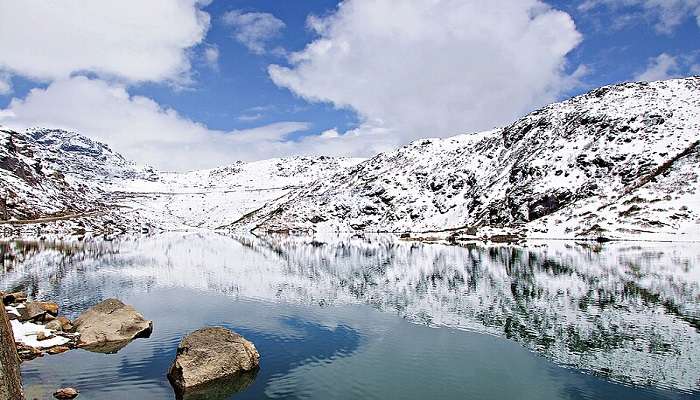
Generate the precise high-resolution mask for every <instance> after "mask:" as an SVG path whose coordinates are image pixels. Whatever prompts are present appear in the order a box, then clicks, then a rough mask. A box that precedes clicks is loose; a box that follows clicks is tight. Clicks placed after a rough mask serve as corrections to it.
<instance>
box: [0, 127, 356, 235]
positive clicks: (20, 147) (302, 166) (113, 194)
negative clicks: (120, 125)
mask: <svg viewBox="0 0 700 400" xmlns="http://www.w3.org/2000/svg"><path fill="white" fill-rule="evenodd" d="M360 161H362V160H361V159H351V158H331V157H290V158H285V159H271V160H264V161H257V162H252V163H244V162H238V163H236V164H232V165H228V166H224V167H220V168H215V169H211V170H202V171H192V172H187V173H173V172H162V171H158V170H155V169H153V168H151V167H139V166H136V165H135V164H134V163H132V162H130V161H128V160H126V159H125V158H124V157H123V156H121V155H120V154H118V153H116V152H114V151H112V150H111V149H110V148H109V147H108V146H107V145H105V144H103V143H99V142H96V141H93V140H91V139H88V138H86V137H84V136H82V135H80V134H77V133H74V132H67V131H63V130H53V129H35V130H29V131H27V132H16V131H13V130H10V129H6V128H0V183H1V185H0V206H2V203H1V202H2V201H3V200H4V202H5V205H4V207H0V224H1V225H0V227H4V228H5V229H10V231H12V230H16V229H21V230H24V231H30V232H36V229H37V228H38V229H40V232H42V233H50V232H58V233H82V232H86V231H92V232H100V233H102V232H104V233H111V232H127V231H133V232H140V231H154V230H191V229H200V228H205V229H215V228H217V227H219V226H221V225H227V224H230V223H232V222H234V221H236V220H238V219H239V218H241V217H242V216H243V215H245V214H247V213H249V212H251V211H254V210H256V209H258V208H260V207H262V206H263V205H264V204H265V203H266V202H268V201H272V200H274V199H277V198H279V197H281V196H283V195H285V194H287V193H289V192H290V191H291V190H294V189H297V188H299V187H301V186H302V185H306V184H309V183H311V182H313V181H316V180H318V179H320V178H322V177H324V176H326V175H327V174H332V173H335V172H337V171H339V170H342V169H344V168H346V167H348V166H351V165H354V164H357V163H358V162H360Z"/></svg>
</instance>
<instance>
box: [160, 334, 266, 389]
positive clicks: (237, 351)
mask: <svg viewBox="0 0 700 400" xmlns="http://www.w3.org/2000/svg"><path fill="white" fill-rule="evenodd" d="M259 365H260V354H258V351H257V350H256V349H255V345H253V343H251V342H249V341H248V340H246V339H245V338H243V336H241V335H239V334H237V333H235V332H232V331H230V330H228V329H226V328H219V327H210V328H203V329H200V330H197V331H195V332H193V333H191V334H190V335H188V336H187V337H185V338H184V339H183V340H182V341H181V342H180V345H179V346H178V348H177V356H176V358H175V361H174V362H173V364H172V366H171V367H170V371H169V372H168V379H170V382H171V383H172V385H173V386H174V387H175V389H176V390H177V391H178V393H179V394H180V395H181V396H182V395H183V394H185V397H188V398H189V397H190V396H188V395H187V394H188V393H194V392H199V391H202V390H205V389H207V388H208V387H211V386H212V385H224V386H226V387H228V388H231V387H235V388H237V390H242V389H244V388H245V387H247V386H248V385H249V384H250V383H251V382H252V379H253V378H254V376H255V375H254V372H255V371H257V369H258V367H259ZM236 381H241V382H243V383H244V384H241V385H235V384H234V385H233V386H232V385H231V382H234V383H236ZM208 390H211V389H208Z"/></svg>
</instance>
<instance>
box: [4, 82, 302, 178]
mask: <svg viewBox="0 0 700 400" xmlns="http://www.w3.org/2000/svg"><path fill="white" fill-rule="evenodd" d="M0 124H3V125H6V126H10V127H12V128H16V129H25V128H29V127H33V126H41V127H51V128H63V129H68V130H76V131H78V132H80V133H83V134H85V135H87V136H89V137H92V138H94V139H97V140H100V141H103V142H106V143H108V144H110V145H111V146H112V147H113V148H114V149H115V150H117V151H119V152H121V153H123V154H124V155H125V156H127V157H128V158H130V159H133V160H135V161H137V162H140V163H144V164H151V165H155V166H157V167H159V168H163V169H166V170H187V169H195V168H206V167H213V166H217V165H222V164H226V163H230V162H234V161H236V160H254V159H260V158H269V157H270V156H272V155H273V154H280V153H283V154H294V152H303V151H301V149H302V148H303V147H305V146H304V145H303V144H301V143H299V142H294V141H291V140H288V138H287V137H288V135H289V134H291V133H294V132H299V131H305V130H307V129H308V128H309V125H308V124H306V123H302V122H281V123H276V124H271V125H267V126H262V127H258V128H254V129H248V130H240V131H232V132H224V131H217V130H211V129H209V128H207V127H206V126H204V125H203V124H200V123H197V122H194V121H192V120H190V119H188V118H186V117H184V116H182V115H180V114H178V113H177V112H176V111H175V110H173V109H170V108H164V107H162V106H160V105H159V104H158V103H156V102H155V101H153V100H152V99H149V98H146V97H142V96H131V95H129V93H128V92H127V91H126V89H125V87H124V86H122V85H119V84H110V83H107V82H105V81H102V80H97V79H88V78H85V77H73V78H69V79H65V80H58V81H55V82H53V83H51V84H50V85H49V86H48V87H47V88H46V89H33V90H31V92H30V93H29V94H28V95H27V97H26V98H25V99H13V100H12V101H11V102H10V104H9V106H8V107H7V108H6V109H4V110H0Z"/></svg>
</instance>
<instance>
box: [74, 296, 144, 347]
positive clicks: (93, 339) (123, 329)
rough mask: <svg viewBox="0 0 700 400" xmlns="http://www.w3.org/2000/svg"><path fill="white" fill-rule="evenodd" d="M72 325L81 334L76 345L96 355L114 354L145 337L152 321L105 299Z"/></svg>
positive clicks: (128, 307)
mask: <svg viewBox="0 0 700 400" xmlns="http://www.w3.org/2000/svg"><path fill="white" fill-rule="evenodd" d="M73 325H74V327H75V330H76V332H77V333H79V334H80V341H79V343H78V345H79V346H80V347H82V348H84V349H86V350H89V351H94V352H98V353H116V352H117V351H119V350H120V349H121V348H122V347H124V346H126V345H127V344H128V343H129V342H130V341H132V340H133V339H135V338H140V337H148V336H150V334H151V332H152V331H153V322H152V321H148V320H146V319H145V318H144V317H143V315H141V314H139V313H138V312H137V311H136V310H135V309H134V307H132V306H130V305H126V304H124V303H122V302H121V301H119V300H117V299H107V300H105V301H103V302H101V303H99V304H97V305H95V306H94V307H92V308H90V309H88V310H87V311H85V312H84V313H82V314H81V315H80V316H79V317H78V318H77V319H76V320H75V321H74V322H73Z"/></svg>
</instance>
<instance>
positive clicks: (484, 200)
mask: <svg viewBox="0 0 700 400" xmlns="http://www.w3.org/2000/svg"><path fill="white" fill-rule="evenodd" d="M699 143H700V78H698V77H695V78H687V79H678V80H669V81H661V82H653V83H627V84H622V85H616V86H609V87H603V88H600V89H597V90H594V91H592V92H590V93H587V94H585V95H581V96H578V97H575V98H573V99H570V100H568V101H564V102H561V103H557V104H553V105H550V106H547V107H545V108H543V109H541V110H538V111H535V112H533V113H531V114H530V115H528V116H526V117H524V118H522V119H520V120H519V121H517V122H515V123H514V124H512V125H510V126H507V127H505V128H501V129H496V130H493V131H489V132H483V133H479V134H472V135H461V136H456V137H452V138H448V139H426V140H419V141H416V142H414V143H412V144H410V145H408V146H405V147H402V148H400V149H398V150H396V151H392V152H388V153H384V154H380V155H378V156H376V157H374V158H372V159H370V160H368V161H366V162H364V163H361V164H359V165H357V166H355V167H354V168H352V169H350V170H349V171H341V172H340V173H338V174H336V175H334V176H332V177H330V178H329V179H325V180H322V181H317V182H315V183H314V184H313V185H311V186H309V187H306V188H304V189H302V190H298V191H294V192H290V193H289V194H288V195H286V196H285V197H284V198H281V199H279V200H277V201H275V202H272V203H270V204H268V205H267V206H266V207H264V208H263V209H261V210H258V211H257V212H255V213H253V214H251V215H249V216H247V217H246V218H245V219H244V220H242V221H239V223H238V224H236V225H235V227H239V228H240V227H243V228H246V229H258V230H261V231H294V230H301V231H346V232H347V231H372V232H440V231H456V232H459V233H458V234H462V235H467V234H469V235H474V234H475V231H476V234H477V235H479V234H480V232H486V231H489V230H493V229H494V228H496V229H501V230H502V229H503V228H510V229H511V230H513V229H515V230H517V231H518V232H520V233H523V234H525V235H527V236H530V237H581V236H586V237H598V236H606V237H635V238H640V237H644V238H653V239H659V238H662V237H663V238H667V237H672V238H675V239H697V238H699V237H700V192H699V189H700V181H699V179H698V174H699V173H700V168H698V166H699V165H700V163H699V161H700V148H699V147H698V144H699Z"/></svg>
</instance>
